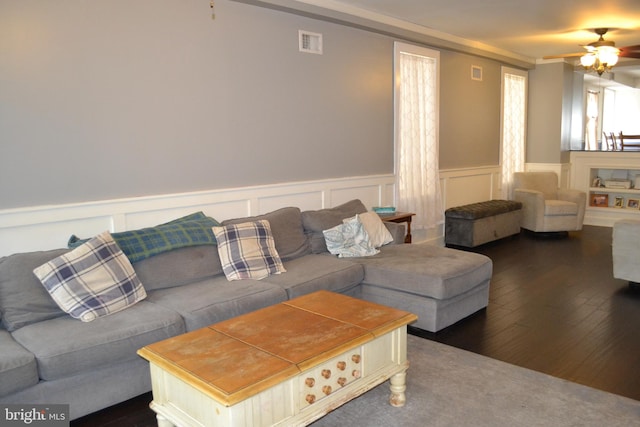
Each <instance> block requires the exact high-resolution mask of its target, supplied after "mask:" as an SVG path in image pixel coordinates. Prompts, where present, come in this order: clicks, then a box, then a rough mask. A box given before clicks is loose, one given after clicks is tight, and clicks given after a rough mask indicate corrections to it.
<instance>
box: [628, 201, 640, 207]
mask: <svg viewBox="0 0 640 427" xmlns="http://www.w3.org/2000/svg"><path fill="white" fill-rule="evenodd" d="M627 207H628V208H629V209H638V207H640V200H638V199H629V200H627Z"/></svg>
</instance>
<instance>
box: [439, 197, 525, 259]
mask: <svg viewBox="0 0 640 427" xmlns="http://www.w3.org/2000/svg"><path fill="white" fill-rule="evenodd" d="M521 209H522V203H520V202H516V201H513V200H489V201H487V202H479V203H472V204H470V205H464V206H457V207H454V208H449V209H447V210H446V211H445V226H444V242H445V244H447V245H455V246H465V247H469V248H472V247H475V246H478V245H482V244H484V243H488V242H492V241H494V240H498V239H502V238H504V237H508V236H512V235H514V234H518V233H520V217H521V214H522V211H521Z"/></svg>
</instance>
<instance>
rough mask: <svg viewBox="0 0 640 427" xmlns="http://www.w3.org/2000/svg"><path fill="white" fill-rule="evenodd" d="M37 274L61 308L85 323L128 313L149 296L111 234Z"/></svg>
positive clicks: (84, 246) (61, 256)
mask: <svg viewBox="0 0 640 427" xmlns="http://www.w3.org/2000/svg"><path fill="white" fill-rule="evenodd" d="M33 272H34V274H35V275H36V276H37V277H38V278H39V279H40V281H41V282H42V284H43V285H44V287H45V288H46V289H47V291H48V292H49V294H50V295H51V296H52V297H53V299H54V300H55V301H56V303H57V304H58V305H59V306H60V308H61V309H62V310H63V311H65V312H67V313H69V314H70V315H71V317H73V318H75V319H80V320H82V321H83V322H90V321H92V320H95V319H97V318H98V317H101V316H106V315H109V314H112V313H115V312H118V311H120V310H124V309H125V308H127V307H130V306H131V305H133V304H135V303H137V302H138V301H140V300H142V299H144V298H145V297H146V296H147V294H146V292H145V290H144V288H143V287H142V283H140V280H139V279H138V276H137V275H136V273H135V271H134V270H133V267H132V266H131V263H130V262H129V260H128V259H127V257H126V256H125V254H124V253H123V252H122V251H121V250H120V248H119V247H118V245H117V244H116V242H114V241H113V239H112V238H111V234H110V233H109V232H108V231H105V232H103V233H101V234H99V235H98V236H96V237H94V238H93V239H91V240H89V241H88V242H87V243H84V244H82V245H80V246H78V247H77V248H75V249H74V250H72V251H71V252H68V253H66V254H63V255H60V256H59V257H57V258H54V259H52V260H51V261H48V262H46V263H45V264H43V265H41V266H39V267H37V268H35V269H34V270H33Z"/></svg>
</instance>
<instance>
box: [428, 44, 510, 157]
mask: <svg viewBox="0 0 640 427" xmlns="http://www.w3.org/2000/svg"><path fill="white" fill-rule="evenodd" d="M440 59H441V65H440V168H442V169H451V168H463V167H472V166H490V165H497V164H499V163H500V87H501V77H500V71H501V67H500V64H499V63H498V62H496V61H492V60H488V59H484V58H478V57H474V56H471V55H464V54H460V53H453V52H447V51H443V52H442V53H441V54H440ZM472 65H476V66H480V67H482V81H478V80H472V79H471V66H472Z"/></svg>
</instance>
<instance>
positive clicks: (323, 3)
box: [232, 0, 536, 69]
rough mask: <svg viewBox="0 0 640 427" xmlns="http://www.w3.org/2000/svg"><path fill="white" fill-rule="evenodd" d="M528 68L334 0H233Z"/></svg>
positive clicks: (485, 48)
mask: <svg viewBox="0 0 640 427" xmlns="http://www.w3.org/2000/svg"><path fill="white" fill-rule="evenodd" d="M232 1H236V2H239V3H245V4H250V5H254V6H260V7H265V8H268V9H273V10H278V11H283V12H287V13H292V14H296V15H300V16H305V17H308V18H313V19H319V20H322V21H327V22H332V23H336V24H340V25H346V26H349V27H353V28H358V29H362V30H366V31H371V32H375V33H378V34H383V35H387V36H390V37H394V38H400V39H403V40H405V41H409V42H413V43H419V44H424V45H427V46H431V47H435V48H442V49H447V50H452V51H456V52H461V53H467V54H471V55H476V56H480V57H484V58H488V59H493V60H496V61H500V62H502V63H505V64H508V65H512V66H515V67H520V68H526V69H531V68H534V67H535V63H536V61H535V59H534V58H529V57H527V56H523V55H519V54H516V53H513V52H510V51H507V50H504V49H499V48H496V47H494V46H490V45H487V44H484V43H480V42H477V41H474V40H469V39H464V38H461V37H457V36H454V35H452V34H447V33H444V32H441V31H437V30H433V29H431V28H427V27H424V26H422V25H417V24H413V23H411V22H407V21H403V20H400V19H397V18H393V17H390V16H387V15H383V14H380V13H376V12H371V11H368V10H365V9H362V8H357V7H354V6H351V5H348V4H345V3H342V2H339V1H334V0H232Z"/></svg>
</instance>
